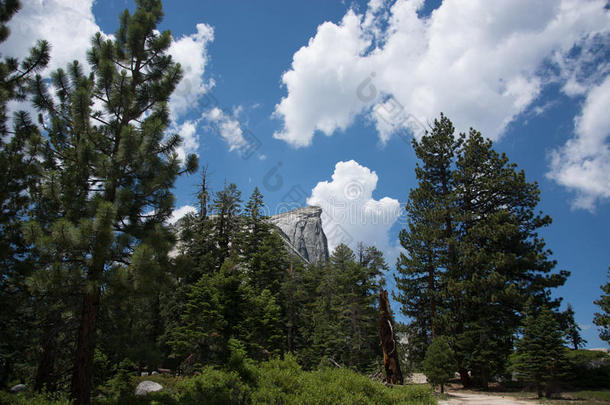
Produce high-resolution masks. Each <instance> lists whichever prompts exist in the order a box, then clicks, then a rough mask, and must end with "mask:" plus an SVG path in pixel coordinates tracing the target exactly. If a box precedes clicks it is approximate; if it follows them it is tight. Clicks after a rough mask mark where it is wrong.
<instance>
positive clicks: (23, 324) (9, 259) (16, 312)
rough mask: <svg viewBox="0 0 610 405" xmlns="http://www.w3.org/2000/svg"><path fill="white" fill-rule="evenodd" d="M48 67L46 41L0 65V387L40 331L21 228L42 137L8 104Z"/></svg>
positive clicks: (32, 263)
mask: <svg viewBox="0 0 610 405" xmlns="http://www.w3.org/2000/svg"><path fill="white" fill-rule="evenodd" d="M20 8H21V3H20V2H19V1H18V0H2V1H0V43H2V42H4V41H5V40H6V39H7V38H8V36H9V35H10V29H9V28H8V26H7V23H8V22H9V21H10V19H11V18H12V17H13V16H14V15H15V13H17V12H18V11H19V9H20ZM48 61H49V44H48V43H47V42H46V41H38V43H37V44H36V45H35V46H34V47H33V48H32V49H31V50H30V55H29V56H28V57H27V58H26V59H24V60H23V61H21V62H19V61H18V60H17V59H15V58H3V59H0V173H2V176H1V177H0V266H1V267H2V274H1V276H0V323H1V324H2V325H3V326H2V328H1V329H2V330H0V387H2V386H4V384H5V383H6V382H7V379H8V378H9V374H10V373H11V370H12V369H13V366H14V364H15V363H23V362H25V358H24V354H25V353H28V352H31V351H32V350H33V348H32V347H31V346H30V345H32V344H35V341H36V337H35V335H36V333H35V331H36V329H39V327H40V326H41V325H38V327H37V325H36V324H35V323H36V322H35V319H34V315H35V314H36V311H35V309H34V307H33V305H32V303H31V299H30V298H31V293H30V291H28V286H27V284H26V281H27V277H29V276H30V275H31V274H32V272H33V270H34V269H35V268H36V266H38V264H37V262H38V259H37V258H35V257H33V255H32V252H31V251H30V250H29V249H28V246H27V243H26V242H25V240H24V238H23V235H22V232H21V226H22V224H23V222H24V221H25V220H27V218H28V217H29V216H30V215H32V209H33V206H34V201H33V196H34V195H35V194H36V192H37V180H38V177H39V172H40V165H39V164H38V161H37V159H36V156H37V155H39V152H40V145H41V137H40V132H39V130H38V128H37V127H36V126H35V125H34V124H33V123H32V122H31V120H30V117H29V116H28V114H27V113H25V112H22V111H21V112H16V113H15V116H14V119H13V120H12V122H11V120H9V116H8V115H9V111H8V103H9V101H23V100H25V99H26V96H27V91H26V89H27V86H28V83H29V81H30V80H31V79H32V77H33V76H34V75H35V74H36V73H37V72H38V71H40V70H41V69H43V68H44V67H46V65H47V63H48ZM42 308H43V307H42ZM42 308H37V309H42ZM43 329H44V328H43ZM46 330H47V331H49V328H46ZM34 351H37V350H34Z"/></svg>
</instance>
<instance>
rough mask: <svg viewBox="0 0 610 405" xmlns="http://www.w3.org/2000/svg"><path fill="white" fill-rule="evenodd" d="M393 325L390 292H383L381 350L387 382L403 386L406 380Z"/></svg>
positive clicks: (380, 324)
mask: <svg viewBox="0 0 610 405" xmlns="http://www.w3.org/2000/svg"><path fill="white" fill-rule="evenodd" d="M393 324H394V323H393V320H392V311H391V310H390V301H389V299H388V292H387V291H385V290H381V291H380V292H379V338H380V339H381V348H382V350H383V365H384V367H385V375H386V382H388V383H390V384H403V382H404V380H403V377H402V372H401V371H400V363H399V361H398V353H397V344H396V337H395V335H394V326H393Z"/></svg>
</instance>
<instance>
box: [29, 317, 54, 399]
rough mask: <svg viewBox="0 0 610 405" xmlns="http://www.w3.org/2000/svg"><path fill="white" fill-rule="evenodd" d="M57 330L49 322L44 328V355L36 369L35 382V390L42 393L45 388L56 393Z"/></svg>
mask: <svg viewBox="0 0 610 405" xmlns="http://www.w3.org/2000/svg"><path fill="white" fill-rule="evenodd" d="M56 334H57V328H56V326H55V325H53V323H52V322H50V324H49V322H47V324H46V325H45V327H44V332H43V337H42V341H41V343H42V354H41V356H40V360H39V361H38V367H37V369H36V379H35V380H34V390H36V391H37V392H41V391H42V389H43V388H46V390H47V391H50V392H53V391H55V378H54V377H53V371H54V368H55V358H56V354H57V338H56Z"/></svg>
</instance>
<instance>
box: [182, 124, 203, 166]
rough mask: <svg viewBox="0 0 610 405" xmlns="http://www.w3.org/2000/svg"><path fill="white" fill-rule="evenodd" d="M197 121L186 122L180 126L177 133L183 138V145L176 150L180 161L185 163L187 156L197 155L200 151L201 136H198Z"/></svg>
mask: <svg viewBox="0 0 610 405" xmlns="http://www.w3.org/2000/svg"><path fill="white" fill-rule="evenodd" d="M197 124H198V123H197V121H185V122H184V123H182V124H181V125H179V126H178V128H177V132H178V134H179V135H180V137H181V138H182V145H180V147H178V149H177V150H176V151H177V153H178V156H179V157H180V159H181V160H182V161H183V162H185V161H186V156H187V155H188V154H191V153H195V154H196V153H197V150H198V149H199V135H197Z"/></svg>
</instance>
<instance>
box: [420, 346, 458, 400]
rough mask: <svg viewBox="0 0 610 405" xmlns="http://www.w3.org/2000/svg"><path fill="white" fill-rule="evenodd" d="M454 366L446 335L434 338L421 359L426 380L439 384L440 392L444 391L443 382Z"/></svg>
mask: <svg viewBox="0 0 610 405" xmlns="http://www.w3.org/2000/svg"><path fill="white" fill-rule="evenodd" d="M455 366H456V364H455V359H454V357H453V350H452V349H451V346H450V345H449V339H448V338H447V337H446V336H437V337H436V338H434V340H433V341H432V343H431V344H430V346H428V350H426V355H425V357H424V361H423V370H424V374H425V375H426V378H427V379H428V381H429V382H431V383H432V384H433V385H440V386H441V393H444V392H445V383H446V382H447V381H448V380H449V379H450V378H452V377H453V375H454V373H455Z"/></svg>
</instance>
